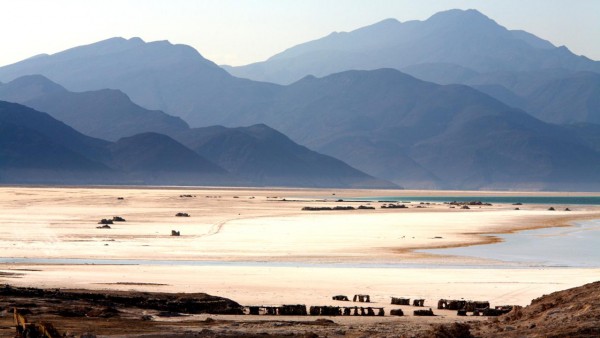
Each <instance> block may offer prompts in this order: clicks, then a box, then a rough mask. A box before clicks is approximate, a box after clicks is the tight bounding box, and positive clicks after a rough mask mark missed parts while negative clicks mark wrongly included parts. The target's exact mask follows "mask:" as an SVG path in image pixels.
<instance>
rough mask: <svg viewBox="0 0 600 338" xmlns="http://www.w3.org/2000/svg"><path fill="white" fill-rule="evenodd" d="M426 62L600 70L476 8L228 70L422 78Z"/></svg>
mask: <svg viewBox="0 0 600 338" xmlns="http://www.w3.org/2000/svg"><path fill="white" fill-rule="evenodd" d="M421 64H430V65H431V64H442V65H444V64H445V65H448V64H451V65H454V66H453V67H456V66H458V67H463V68H465V69H470V70H472V71H475V72H495V71H531V70H539V69H546V68H563V69H569V70H574V71H582V70H586V71H595V72H600V62H597V61H592V60H590V59H588V58H585V57H582V56H577V55H575V54H573V53H571V52H570V51H569V50H568V49H567V48H566V47H564V46H561V47H555V46H553V45H552V44H551V43H550V42H548V41H546V40H543V39H540V38H538V37H536V36H534V35H533V34H530V33H527V32H524V31H511V30H508V29H506V28H505V27H503V26H500V25H499V24H497V23H496V22H495V21H493V20H491V19H490V18H488V17H486V16H485V15H483V14H481V13H480V12H478V11H476V10H466V11H463V10H449V11H445V12H440V13H437V14H435V15H433V16H432V17H430V18H429V19H427V20H425V21H408V22H404V23H401V22H398V21H396V20H394V19H388V20H384V21H382V22H379V23H376V24H373V25H371V26H367V27H363V28H359V29H357V30H354V31H351V32H347V33H346V32H342V33H332V34H330V35H328V36H326V37H323V38H321V39H317V40H314V41H310V42H306V43H303V44H300V45H297V46H294V47H291V48H289V49H287V50H285V51H283V52H281V53H279V54H276V55H274V56H273V57H271V58H269V59H268V60H266V61H263V62H258V63H254V64H250V65H246V66H240V67H226V69H227V70H228V71H229V72H230V73H231V74H233V75H235V76H239V77H243V78H249V79H253V80H258V81H269V82H274V83H280V84H289V83H292V82H294V81H297V80H299V79H301V78H303V77H304V76H306V75H309V74H310V75H315V76H324V75H328V74H332V73H337V72H341V71H344V70H350V69H360V70H371V69H378V68H395V69H399V70H404V71H407V72H409V73H411V74H413V75H417V76H418V74H414V73H412V72H410V68H407V67H413V66H418V65H421ZM456 70H457V69H456V68H455V69H454V70H453V71H456ZM423 71H424V70H421V72H423ZM460 76H461V77H463V76H464V74H462V75H460ZM444 77H446V78H447V77H448V76H447V75H442V76H441V78H442V79H443V78H444ZM424 79H426V80H434V79H433V78H424ZM436 82H437V81H436Z"/></svg>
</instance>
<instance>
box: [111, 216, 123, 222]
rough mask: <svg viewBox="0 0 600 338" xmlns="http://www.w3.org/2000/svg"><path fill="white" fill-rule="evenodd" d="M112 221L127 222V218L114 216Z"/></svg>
mask: <svg viewBox="0 0 600 338" xmlns="http://www.w3.org/2000/svg"><path fill="white" fill-rule="evenodd" d="M112 221H113V222H125V218H123V217H121V216H113V218H112Z"/></svg>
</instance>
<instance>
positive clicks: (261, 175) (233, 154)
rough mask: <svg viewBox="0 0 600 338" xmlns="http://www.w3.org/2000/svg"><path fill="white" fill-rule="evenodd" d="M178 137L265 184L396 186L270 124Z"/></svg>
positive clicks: (204, 130)
mask: <svg viewBox="0 0 600 338" xmlns="http://www.w3.org/2000/svg"><path fill="white" fill-rule="evenodd" d="M175 138H176V139H178V140H179V141H181V142H182V143H183V144H185V145H187V146H188V147H189V148H191V149H193V150H195V151H196V152H197V153H199V154H201V155H202V156H204V157H206V158H208V159H209V160H211V161H213V162H215V163H217V164H218V165H220V166H222V167H223V168H225V169H227V170H228V171H229V172H231V173H233V174H235V175H238V176H240V177H244V178H246V179H248V180H250V181H252V182H256V183H258V184H260V185H269V186H309V187H354V188H392V187H394V185H393V184H391V183H390V182H386V181H383V180H379V179H376V178H373V177H371V176H369V175H367V174H365V173H363V172H361V171H358V170H356V169H354V168H352V167H350V166H349V165H347V164H346V163H344V162H342V161H340V160H337V159H335V158H333V157H330V156H326V155H322V154H319V153H316V152H314V151H311V150H310V149H308V148H306V147H303V146H300V145H298V144H296V143H294V142H293V141H291V140H290V139H289V138H288V137H287V136H285V135H283V134H281V133H280V132H278V131H276V130H274V129H272V128H269V127H268V126H266V125H264V124H258V125H253V126H250V127H240V128H225V127H222V126H214V127H206V128H196V129H191V130H189V131H187V132H183V133H179V134H177V135H176V136H175Z"/></svg>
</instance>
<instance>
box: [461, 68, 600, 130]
mask: <svg viewBox="0 0 600 338" xmlns="http://www.w3.org/2000/svg"><path fill="white" fill-rule="evenodd" d="M467 84H469V85H471V86H472V87H474V88H476V89H478V90H480V91H483V92H485V93H487V94H489V95H491V96H493V97H495V98H497V99H498V100H500V101H502V102H504V103H506V104H508V105H510V106H513V107H519V108H522V109H524V110H526V111H527V112H528V113H530V114H531V115H533V116H535V117H537V118H539V119H541V120H543V121H546V122H551V123H558V124H564V123H576V122H582V123H600V74H598V73H594V72H570V71H566V70H559V69H548V70H543V71H533V72H496V73H487V74H480V75H478V76H475V77H472V78H471V79H469V80H468V81H467Z"/></svg>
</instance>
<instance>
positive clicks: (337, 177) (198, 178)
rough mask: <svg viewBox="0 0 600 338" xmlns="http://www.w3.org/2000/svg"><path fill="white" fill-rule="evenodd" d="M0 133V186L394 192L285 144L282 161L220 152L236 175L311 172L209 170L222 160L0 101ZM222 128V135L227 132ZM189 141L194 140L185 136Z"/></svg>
mask: <svg viewBox="0 0 600 338" xmlns="http://www.w3.org/2000/svg"><path fill="white" fill-rule="evenodd" d="M0 129H1V130H2V131H3V133H2V135H1V136H0V155H1V156H0V183H61V184H163V185H164V184H169V185H235V186H240V185H286V186H313V187H361V188H365V187H369V188H390V187H393V186H394V185H393V184H391V183H389V182H385V181H383V180H378V179H374V178H373V177H370V176H368V175H366V174H364V173H363V172H360V171H358V170H356V169H353V168H351V167H349V166H348V165H347V164H345V163H343V162H341V161H339V160H336V159H333V158H330V157H328V156H325V155H320V154H317V153H315V152H313V151H310V150H308V149H306V148H304V147H301V146H298V145H296V144H294V143H293V142H291V141H290V140H287V143H286V142H282V144H286V146H287V150H288V151H287V152H286V156H285V157H282V158H280V157H272V158H269V159H263V160H262V161H261V162H260V163H258V164H257V163H254V162H252V161H253V156H245V157H243V156H241V155H243V154H244V152H245V151H244V149H243V147H249V148H256V147H255V146H254V144H253V141H252V140H248V139H245V140H243V142H244V143H237V142H235V141H233V142H229V144H228V145H227V147H225V149H224V150H229V151H234V149H237V155H240V157H238V158H235V162H236V163H237V166H238V167H240V168H244V167H245V166H247V165H248V164H246V162H248V161H249V162H250V165H251V166H252V165H253V166H254V167H253V168H252V169H254V171H255V172H260V171H261V170H265V169H264V168H270V169H267V170H272V171H276V170H278V169H281V166H282V165H283V166H289V167H294V168H301V169H305V168H307V167H308V168H312V169H313V170H312V172H303V173H302V174H301V175H295V174H294V173H288V174H287V175H285V172H284V174H279V175H273V177H271V176H268V175H267V176H266V177H260V178H257V177H255V176H254V175H252V173H250V172H248V173H246V172H244V171H237V172H236V170H231V171H228V170H225V169H223V168H222V167H221V166H219V165H218V164H215V163H214V162H215V161H219V162H222V160H221V157H222V156H223V153H218V154H210V153H209V155H211V159H210V160H209V159H207V158H206V157H203V156H202V155H201V154H199V153H198V152H196V151H193V150H191V149H190V148H188V147H186V146H184V145H183V144H181V143H179V142H177V141H175V140H174V139H173V138H171V137H169V136H166V135H163V134H158V133H152V132H149V133H141V134H137V135H134V136H131V137H124V138H121V139H119V140H118V141H117V142H114V143H112V142H108V141H104V140H100V139H95V138H92V137H88V136H85V135H83V134H81V133H79V132H77V131H76V130H74V129H73V128H71V127H69V126H67V125H65V124H64V123H62V122H60V121H57V120H55V119H54V118H52V117H51V116H50V115H48V114H46V113H42V112H38V111H35V110H33V109H31V108H28V107H25V106H22V105H19V104H14V103H9V102H4V101H0ZM223 129H224V130H223V131H222V132H223V133H226V132H227V131H228V129H227V128H223ZM245 129H248V130H250V132H249V133H252V131H253V129H259V130H260V131H261V133H262V135H263V136H264V137H266V138H269V137H272V135H275V137H279V138H281V137H282V136H281V134H279V133H277V132H276V131H274V130H272V129H270V128H268V127H266V126H255V127H249V128H237V129H236V130H235V131H232V132H238V131H241V132H244V130H245ZM190 134H191V135H193V136H194V137H189V135H190ZM207 134H208V135H207ZM185 135H187V139H188V140H191V141H195V140H196V139H200V140H201V142H207V143H211V142H212V143H214V140H213V139H214V138H215V136H214V135H212V134H211V133H207V132H205V131H203V130H190V129H186V130H185V132H184V133H183V134H182V136H181V137H182V138H185ZM277 146H278V144H274V145H271V147H277ZM249 153H250V154H252V151H250V152H249ZM267 153H268V149H267ZM224 162H225V163H228V162H227V161H224ZM246 177H249V178H250V179H247V178H246ZM297 178H300V179H299V180H297Z"/></svg>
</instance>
